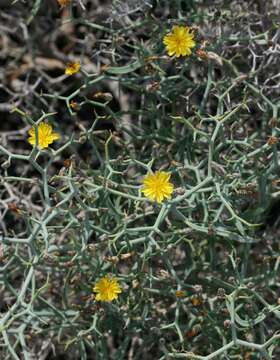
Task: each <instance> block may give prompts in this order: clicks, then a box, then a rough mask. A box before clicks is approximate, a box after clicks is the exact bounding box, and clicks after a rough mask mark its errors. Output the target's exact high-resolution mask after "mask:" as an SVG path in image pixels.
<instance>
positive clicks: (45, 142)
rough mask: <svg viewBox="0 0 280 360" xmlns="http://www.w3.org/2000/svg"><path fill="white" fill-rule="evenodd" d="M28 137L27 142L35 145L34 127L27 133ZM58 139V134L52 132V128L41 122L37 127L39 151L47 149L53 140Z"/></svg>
mask: <svg viewBox="0 0 280 360" xmlns="http://www.w3.org/2000/svg"><path fill="white" fill-rule="evenodd" d="M28 134H29V135H30V137H29V138H28V142H29V144H31V145H33V146H34V145H35V144H36V132H35V127H34V126H33V127H32V129H30V130H29V131H28ZM59 138H60V136H59V134H58V133H56V132H53V131H52V126H51V125H50V124H47V123H45V122H41V123H40V124H39V126H38V147H39V148H40V149H44V148H47V147H48V146H49V145H50V144H52V143H53V142H54V141H55V140H58V139H59Z"/></svg>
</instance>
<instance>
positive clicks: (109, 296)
mask: <svg viewBox="0 0 280 360" xmlns="http://www.w3.org/2000/svg"><path fill="white" fill-rule="evenodd" d="M93 292H95V293H97V295H96V297H95V298H96V300H97V301H107V302H111V301H113V300H115V299H117V298H118V296H119V295H118V294H120V293H121V292H122V290H121V287H120V285H119V283H118V280H117V279H115V278H109V277H108V276H105V277H103V278H101V279H100V280H98V281H97V282H96V284H95V287H94V288H93Z"/></svg>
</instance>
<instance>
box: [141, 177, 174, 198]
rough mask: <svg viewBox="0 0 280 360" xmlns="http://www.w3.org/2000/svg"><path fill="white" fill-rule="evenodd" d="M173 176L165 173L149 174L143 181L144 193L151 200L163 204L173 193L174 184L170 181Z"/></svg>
mask: <svg viewBox="0 0 280 360" xmlns="http://www.w3.org/2000/svg"><path fill="white" fill-rule="evenodd" d="M170 176H171V174H170V173H168V172H164V171H157V172H155V173H154V174H153V173H149V174H147V175H146V176H145V178H144V181H143V188H142V192H143V193H144V195H145V196H147V197H148V198H149V199H150V200H152V201H156V202H158V203H161V202H162V201H163V200H164V199H165V198H167V199H169V198H170V197H171V194H172V192H173V188H174V187H173V184H172V183H171V182H170V181H169V179H170Z"/></svg>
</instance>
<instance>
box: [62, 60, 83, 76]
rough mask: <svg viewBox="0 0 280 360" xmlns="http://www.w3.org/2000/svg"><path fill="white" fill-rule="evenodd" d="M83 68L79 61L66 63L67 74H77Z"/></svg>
mask: <svg viewBox="0 0 280 360" xmlns="http://www.w3.org/2000/svg"><path fill="white" fill-rule="evenodd" d="M80 68H81V64H80V63H79V62H71V63H68V64H67V65H66V68H65V74H67V75H73V74H76V73H77V72H78V71H79V70H80Z"/></svg>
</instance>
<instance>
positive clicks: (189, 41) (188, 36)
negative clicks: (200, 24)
mask: <svg viewBox="0 0 280 360" xmlns="http://www.w3.org/2000/svg"><path fill="white" fill-rule="evenodd" d="M193 38H194V34H193V32H192V30H191V29H190V28H189V27H188V26H178V25H175V26H173V28H172V32H171V33H169V34H167V35H165V37H164V38H163V43H164V45H165V47H166V50H167V52H168V55H169V56H172V55H174V54H175V55H176V57H179V56H181V55H182V56H188V55H191V48H193V47H194V46H195V41H194V40H193Z"/></svg>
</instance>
